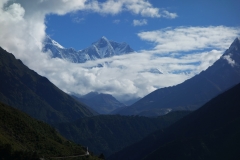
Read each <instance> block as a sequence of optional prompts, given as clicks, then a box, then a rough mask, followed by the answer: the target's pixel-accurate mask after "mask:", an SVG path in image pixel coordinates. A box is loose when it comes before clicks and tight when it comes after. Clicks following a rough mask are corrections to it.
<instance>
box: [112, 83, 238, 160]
mask: <svg viewBox="0 0 240 160" xmlns="http://www.w3.org/2000/svg"><path fill="white" fill-rule="evenodd" d="M239 95H240V84H238V85H237V86H235V87H233V88H231V89H230V90H228V91H226V92H224V93H222V94H220V95H219V96H217V97H215V98H214V99H212V100H211V101H209V102H208V103H206V104H205V105H204V106H202V107H201V108H200V109H198V110H196V111H194V112H193V113H191V114H189V115H187V116H186V117H184V118H182V119H181V120H179V121H178V122H177V123H175V124H173V125H172V126H170V127H169V128H167V129H164V130H159V131H157V132H155V133H154V134H151V135H150V136H148V137H146V138H145V139H143V140H142V141H140V142H138V143H136V144H134V145H132V146H129V147H127V148H125V149H124V150H122V151H120V152H118V153H116V154H114V155H112V156H111V157H110V158H109V159H114V160H117V159H126V160H127V159H131V160H135V159H136V160H139V159H147V160H148V159H149V160H150V159H151V160H153V159H163V160H172V159H184V160H188V159H189V160H192V159H196V160H198V159H199V160H200V159H209V160H210V159H211V160H212V159H218V160H225V159H238V158H239V156H240V153H239V150H240V137H239V134H240V117H239V114H240V106H239V104H240V99H239Z"/></svg>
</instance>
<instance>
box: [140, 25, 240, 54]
mask: <svg viewBox="0 0 240 160" xmlns="http://www.w3.org/2000/svg"><path fill="white" fill-rule="evenodd" d="M239 33H240V31H239V28H237V27H235V28H234V27H225V26H209V27H177V28H164V29H160V30H155V31H147V32H140V33H138V36H139V37H140V38H141V39H142V40H145V41H149V42H152V43H154V44H155V47H154V49H153V53H166V52H179V51H181V52H182V51H186V52H187V51H192V50H203V49H206V48H208V49H211V48H219V49H226V48H228V46H229V44H230V43H231V42H232V41H233V39H235V38H236V36H237V35H239Z"/></svg>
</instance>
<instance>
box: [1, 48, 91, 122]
mask: <svg viewBox="0 0 240 160" xmlns="http://www.w3.org/2000/svg"><path fill="white" fill-rule="evenodd" d="M0 79H1V83H0V101H1V102H4V103H6V104H8V105H10V106H12V107H14V108H17V109H19V110H21V111H23V112H25V113H27V114H28V115H30V116H32V117H34V118H36V119H38V120H42V121H45V122H47V123H49V124H53V123H59V122H68V121H74V120H76V119H78V118H82V117H86V116H92V115H93V113H92V112H91V111H89V110H88V109H87V106H86V105H84V104H81V103H80V102H78V101H77V100H75V99H73V98H72V97H71V96H69V95H68V94H66V93H64V92H63V91H61V90H60V89H59V88H57V87H56V86H55V85H53V84H52V83H51V82H50V81H49V80H48V79H47V78H45V77H42V76H40V75H38V74H37V73H36V72H34V71H33V70H30V69H29V68H28V67H26V66H25V65H24V64H23V63H22V62H21V61H20V60H17V59H16V58H15V57H14V56H13V55H12V54H10V53H8V52H6V51H5V50H3V49H2V48H0Z"/></svg>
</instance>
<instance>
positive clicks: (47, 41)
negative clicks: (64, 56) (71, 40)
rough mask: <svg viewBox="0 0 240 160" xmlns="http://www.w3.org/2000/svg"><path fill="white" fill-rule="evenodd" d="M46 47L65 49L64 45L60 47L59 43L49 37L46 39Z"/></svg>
mask: <svg viewBox="0 0 240 160" xmlns="http://www.w3.org/2000/svg"><path fill="white" fill-rule="evenodd" d="M43 43H44V44H45V45H46V44H48V45H54V46H56V47H58V48H61V49H64V47H63V46H62V45H60V44H59V43H58V42H56V41H54V40H53V39H51V38H50V37H49V36H48V35H47V36H46V37H45V39H44V42H43Z"/></svg>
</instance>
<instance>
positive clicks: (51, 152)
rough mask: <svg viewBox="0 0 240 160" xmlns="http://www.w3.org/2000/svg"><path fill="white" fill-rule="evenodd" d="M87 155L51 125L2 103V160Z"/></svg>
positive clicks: (0, 140)
mask: <svg viewBox="0 0 240 160" xmlns="http://www.w3.org/2000/svg"><path fill="white" fill-rule="evenodd" d="M85 153H86V149H84V148H83V147H81V146H80V145H76V144H74V143H72V142H70V141H68V140H66V139H64V138H63V137H61V136H60V135H59V134H58V133H57V132H56V131H55V129H53V128H52V127H50V126H49V125H47V124H45V123H43V122H40V121H37V120H35V119H33V118H31V117H30V116H28V115H27V114H25V113H23V112H21V111H18V110H17V109H15V108H12V107H10V106H8V105H5V104H3V103H1V102H0V159H11V160H13V159H24V160H26V159H39V158H40V157H46V158H47V157H56V156H68V155H84V154H85ZM89 158H90V159H93V158H92V156H91V157H89Z"/></svg>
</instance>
